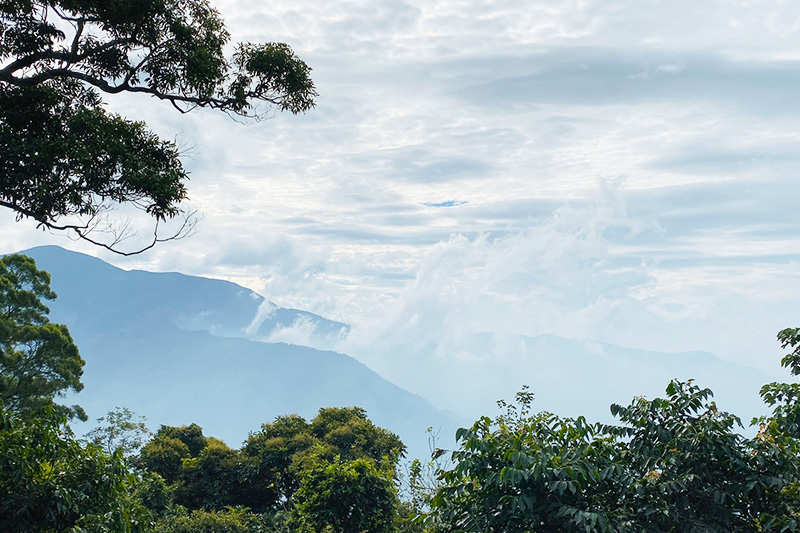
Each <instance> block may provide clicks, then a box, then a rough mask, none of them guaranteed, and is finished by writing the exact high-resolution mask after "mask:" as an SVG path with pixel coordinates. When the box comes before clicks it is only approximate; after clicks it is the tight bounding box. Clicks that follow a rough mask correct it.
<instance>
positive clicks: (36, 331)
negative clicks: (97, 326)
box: [0, 255, 86, 420]
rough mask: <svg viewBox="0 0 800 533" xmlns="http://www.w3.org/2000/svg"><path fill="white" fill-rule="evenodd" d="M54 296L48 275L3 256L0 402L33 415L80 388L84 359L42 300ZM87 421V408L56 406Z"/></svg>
mask: <svg viewBox="0 0 800 533" xmlns="http://www.w3.org/2000/svg"><path fill="white" fill-rule="evenodd" d="M55 297H56V294H55V292H53V291H52V290H51V289H50V275H49V274H47V272H44V271H42V270H39V269H37V268H36V263H35V262H34V260H33V259H31V258H30V257H27V256H23V255H7V256H4V257H0V401H2V403H3V404H5V407H6V408H7V409H8V410H9V411H11V412H12V413H17V414H22V415H26V416H29V415H31V414H33V413H35V412H37V411H39V410H41V409H42V408H43V407H46V406H55V404H54V403H53V400H54V398H55V397H56V396H60V395H63V394H64V392H65V391H73V392H79V391H80V390H81V389H82V388H83V384H82V383H81V381H80V378H81V375H82V374H83V365H84V361H83V359H81V356H80V353H79V352H78V348H77V346H75V343H74V342H73V341H72V337H71V336H70V334H69V331H68V330H67V327H66V326H63V325H60V324H52V323H50V321H49V319H48V318H47V314H48V313H49V312H50V310H49V309H48V308H47V306H46V305H45V304H44V303H43V300H52V299H54V298H55ZM55 408H56V410H57V411H59V412H61V413H63V414H65V415H68V416H70V417H72V416H77V417H78V418H81V419H82V420H86V414H85V413H84V411H83V409H81V408H80V407H79V406H77V405H73V406H72V407H66V406H61V405H59V406H55Z"/></svg>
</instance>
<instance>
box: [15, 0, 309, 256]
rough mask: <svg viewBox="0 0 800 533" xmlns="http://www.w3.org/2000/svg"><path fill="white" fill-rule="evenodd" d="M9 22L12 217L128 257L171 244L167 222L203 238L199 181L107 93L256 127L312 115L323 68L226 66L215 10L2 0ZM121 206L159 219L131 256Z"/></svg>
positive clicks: (269, 58) (182, 1)
mask: <svg viewBox="0 0 800 533" xmlns="http://www.w3.org/2000/svg"><path fill="white" fill-rule="evenodd" d="M0 24H2V28H1V31H0V64H2V65H3V66H2V68H0V206H4V207H7V208H9V209H12V210H13V211H14V212H16V214H17V218H18V219H21V218H31V219H33V220H35V221H36V222H37V224H38V226H40V227H43V228H47V229H51V230H62V231H72V232H74V233H75V234H76V235H77V236H78V237H80V238H83V239H86V240H87V241H90V242H93V243H94V244H98V245H100V246H104V247H106V248H108V249H110V250H112V251H115V252H118V253H123V254H125V255H129V254H131V253H139V252H141V251H143V250H145V249H147V248H150V247H151V246H153V245H154V244H155V243H156V242H159V241H161V240H165V238H164V237H162V236H159V234H158V225H159V224H160V223H163V222H165V221H166V220H167V219H171V218H174V217H176V216H178V215H184V216H187V218H186V219H184V222H183V225H182V226H180V228H179V229H178V230H177V232H176V233H175V234H173V235H170V236H168V237H166V238H167V239H169V238H177V237H180V236H183V235H185V234H186V233H187V231H190V230H191V228H192V225H193V221H192V218H191V216H190V215H191V213H186V212H185V210H184V208H182V207H181V206H180V203H181V201H182V200H184V199H185V198H186V197H187V192H186V187H185V181H186V179H187V174H186V172H185V170H184V169H183V167H182V165H181V162H180V158H179V152H178V149H177V147H176V145H175V144H174V143H172V142H165V141H162V140H160V139H159V138H158V137H157V136H156V135H154V134H153V133H151V132H149V131H148V130H147V129H146V128H145V125H144V124H143V123H141V122H132V121H129V120H127V119H124V118H122V117H120V116H118V115H114V114H112V113H108V112H107V111H105V110H104V109H103V108H102V100H101V97H100V94H101V93H106V94H119V93H141V94H144V95H150V96H153V97H156V98H159V99H161V100H165V101H167V102H169V103H171V104H172V105H173V106H174V107H175V108H176V109H177V110H178V111H180V112H181V113H185V112H188V111H190V110H192V109H194V108H197V107H205V108H212V109H217V110H220V111H223V112H225V113H229V114H233V115H237V116H241V117H246V118H252V119H256V120H257V119H260V118H264V117H265V116H268V115H269V113H270V112H271V111H272V110H275V109H277V110H280V111H289V112H291V113H295V114H296V113H300V112H304V111H307V110H308V109H310V108H311V107H313V106H314V97H315V96H316V92H315V89H314V85H313V82H312V81H311V78H310V76H309V74H310V70H311V69H310V68H309V67H308V66H307V65H306V64H305V63H304V62H303V61H301V60H300V59H299V58H297V57H296V56H295V54H294V53H293V51H292V50H291V48H290V47H289V46H287V45H286V44H282V43H267V44H253V43H240V44H238V45H236V46H235V47H234V53H233V56H232V57H231V58H230V59H228V58H226V57H225V55H224V53H223V50H224V49H225V48H226V46H227V44H228V41H229V37H230V36H229V34H228V32H227V30H226V29H225V25H224V21H223V20H222V19H221V17H220V15H219V13H218V12H217V11H216V10H215V9H213V8H212V7H211V6H210V5H209V3H208V2H207V0H118V1H115V2H108V1H106V0H0ZM121 204H126V205H132V206H134V207H137V208H139V209H141V210H142V211H144V212H145V213H146V214H147V215H150V216H151V217H152V218H153V219H154V222H155V229H154V234H153V238H152V240H151V241H150V244H149V245H147V246H145V247H144V248H142V249H138V250H133V251H129V252H125V251H123V250H121V249H119V246H118V245H119V243H120V242H121V240H123V239H125V238H126V237H128V236H130V232H129V229H128V228H127V226H125V225H124V224H122V225H120V224H114V223H112V222H109V221H108V220H107V219H106V218H105V217H107V215H108V213H109V211H110V210H112V209H114V208H116V207H118V206H120V205H121ZM104 223H106V224H108V225H107V226H106V227H104V226H103V224H104ZM93 230H94V231H108V232H109V235H108V237H107V239H104V240H100V239H96V238H94V237H93V236H92V235H94V234H93V233H92V231H93Z"/></svg>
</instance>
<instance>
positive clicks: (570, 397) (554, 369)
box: [363, 333, 791, 426]
mask: <svg viewBox="0 0 800 533" xmlns="http://www.w3.org/2000/svg"><path fill="white" fill-rule="evenodd" d="M434 350H436V347H425V348H423V349H421V350H419V351H418V352H410V351H407V350H406V351H403V353H393V352H392V351H390V350H387V351H385V352H383V353H381V354H380V357H375V358H373V359H366V358H365V359H363V360H364V361H365V362H367V364H369V365H370V367H371V368H374V369H375V370H377V371H378V372H379V373H380V374H381V375H384V376H389V377H390V378H391V379H392V381H393V382H394V383H397V384H398V385H400V386H401V387H404V388H405V389H407V390H410V391H412V392H416V393H417V394H421V395H423V396H424V397H425V398H427V399H428V400H430V401H431V402H433V403H434V404H435V405H437V406H440V407H441V408H444V409H452V410H454V411H456V412H458V413H459V414H461V415H462V416H465V417H468V418H470V419H474V418H475V417H477V416H480V415H481V414H492V413H493V412H494V411H493V409H492V406H493V404H494V401H495V400H497V399H500V398H504V399H506V400H511V399H513V397H514V394H515V392H516V391H519V390H520V389H521V388H522V387H523V386H524V385H527V386H529V387H530V390H531V391H532V392H533V393H534V395H535V400H534V404H533V408H534V410H536V411H541V410H546V411H551V412H554V413H557V414H559V415H562V416H573V417H574V416H578V415H583V416H586V418H587V419H589V420H595V421H603V422H609V423H610V422H613V418H612V416H611V413H610V409H609V406H610V405H611V404H612V403H618V404H622V405H627V404H629V403H630V402H631V400H632V399H633V398H634V397H635V396H645V397H647V398H654V397H664V395H665V389H666V386H667V384H668V383H669V381H670V380H672V379H680V380H684V381H685V380H689V379H692V380H694V381H695V383H696V384H697V385H699V386H700V387H704V388H705V387H707V388H710V389H711V390H712V391H713V392H714V400H715V401H716V403H717V405H718V407H719V408H720V409H722V410H726V411H728V412H732V413H734V414H736V415H738V416H740V417H741V418H742V420H743V422H744V424H745V426H747V425H748V424H749V422H750V420H751V419H752V417H754V416H757V415H760V414H765V413H766V412H767V409H766V407H765V405H764V403H763V402H762V401H761V399H760V397H759V394H758V392H759V390H760V388H761V386H762V385H763V384H765V383H768V382H771V381H775V380H781V379H784V380H785V379H791V378H790V377H789V376H788V375H787V376H785V377H780V376H778V377H776V376H772V375H768V374H766V373H764V372H761V371H759V370H756V369H754V368H749V367H745V366H740V365H737V364H735V363H732V362H730V361H726V360H723V359H721V358H719V357H717V356H716V355H714V354H711V353H708V352H702V351H692V352H682V353H666V352H658V351H650V350H643V349H634V348H624V347H620V346H615V345H613V344H607V343H602V342H597V341H593V340H587V339H566V338H563V337H557V336H554V335H540V336H536V337H527V336H523V335H514V334H493V333H482V334H476V335H473V336H470V337H468V338H466V339H465V340H464V341H463V342H462V343H461V344H459V345H457V346H453V347H451V348H450V349H449V350H441V349H440V350H439V352H440V353H441V352H444V355H440V356H438V357H429V356H427V355H426V353H425V352H426V351H429V353H434ZM448 354H452V355H448ZM420 365H424V368H425V372H416V371H415V369H416V368H420ZM465 384H468V385H465Z"/></svg>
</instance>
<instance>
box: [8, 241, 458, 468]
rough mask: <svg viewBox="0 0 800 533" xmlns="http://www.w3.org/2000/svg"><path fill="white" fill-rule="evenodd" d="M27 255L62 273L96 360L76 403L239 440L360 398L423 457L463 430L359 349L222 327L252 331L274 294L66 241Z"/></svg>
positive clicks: (68, 314) (56, 275) (79, 328)
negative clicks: (270, 339) (155, 269)
mask: <svg viewBox="0 0 800 533" xmlns="http://www.w3.org/2000/svg"><path fill="white" fill-rule="evenodd" d="M23 253H25V254H27V255H30V256H32V257H34V259H36V262H37V265H38V266H39V268H41V269H44V270H46V271H48V272H50V274H51V277H52V282H51V284H52V287H53V289H54V290H55V291H56V292H57V293H58V295H59V297H58V299H57V300H55V301H54V302H52V303H51V304H50V307H51V311H52V312H51V319H52V320H53V321H56V322H61V323H65V324H67V326H69V328H70V331H71V332H72V334H73V336H74V338H75V340H76V342H77V344H78V346H79V347H80V349H81V354H82V355H83V357H84V359H85V360H86V361H87V364H86V367H85V374H84V379H83V381H84V383H85V389H84V391H83V392H81V393H80V394H79V395H78V397H77V399H76V401H77V402H79V403H80V404H81V405H82V406H83V407H84V408H86V410H87V412H88V413H89V415H90V417H98V416H101V415H103V414H105V412H106V411H108V410H109V409H112V408H113V407H114V406H117V405H124V406H126V407H129V408H131V409H133V410H134V411H137V412H139V413H140V414H144V415H145V416H147V417H148V419H149V421H150V423H151V425H153V426H157V425H158V424H172V425H174V424H187V423H191V422H197V423H198V424H200V425H201V426H203V427H204V428H205V430H206V433H207V434H210V435H214V436H217V437H220V438H222V439H224V440H226V441H228V442H229V443H230V444H232V445H238V444H239V443H240V442H241V441H242V440H243V439H244V438H246V436H247V433H248V432H249V431H254V430H257V429H258V428H259V426H260V424H262V423H264V422H269V421H271V420H272V419H273V418H274V417H276V416H278V415H281V414H287V413H299V414H301V415H303V416H306V417H311V416H313V415H314V414H315V413H316V411H317V410H318V409H319V408H320V407H326V406H351V405H359V406H361V407H364V408H365V409H367V413H368V414H369V416H370V417H371V418H372V419H373V420H374V421H375V422H376V423H377V424H379V425H381V426H384V427H387V428H389V429H391V430H393V431H395V432H397V433H398V434H400V436H401V437H402V438H403V440H404V441H405V442H406V443H407V445H408V446H409V448H410V451H411V452H412V453H413V454H414V455H420V454H423V453H425V451H426V450H427V440H426V435H425V429H426V428H427V427H429V426H434V427H442V428H444V431H445V433H448V434H452V433H453V432H454V430H455V427H456V426H457V425H458V423H459V422H458V421H457V420H456V419H455V417H453V416H450V415H448V414H445V413H442V412H440V411H438V410H437V409H436V408H434V407H433V406H432V405H431V404H429V403H428V402H426V401H425V400H424V399H422V398H421V397H419V396H415V395H413V394H410V393H408V392H406V391H404V390H403V389H401V388H399V387H397V386H395V385H393V384H392V383H390V382H388V381H387V380H385V379H383V378H381V377H380V376H378V375H377V374H375V373H374V372H372V371H371V370H370V369H369V368H367V367H366V366H365V365H363V364H362V363H360V362H358V361H356V360H355V359H353V358H351V357H349V356H346V355H343V354H339V353H334V352H329V351H320V350H316V349H313V348H308V347H303V346H293V345H288V344H283V343H264V342H256V341H252V340H247V339H243V338H235V337H225V336H220V335H214V334H212V333H220V334H234V333H236V332H237V331H238V332H240V333H241V331H242V330H243V329H244V328H246V327H247V326H248V325H249V324H250V323H251V322H252V319H253V317H254V316H256V313H257V312H258V310H259V306H260V305H261V304H262V303H264V302H263V298H261V297H260V296H258V295H256V294H255V293H253V292H252V291H250V290H248V289H244V288H242V287H239V286H238V285H235V284H233V283H229V282H224V281H218V280H209V279H204V278H197V277H191V276H185V275H182V274H157V273H149V272H142V271H130V272H128V271H124V270H121V269H118V268H115V267H112V266H111V265H108V264H106V263H104V262H103V261H100V260H98V259H95V258H92V257H88V256H85V255H82V254H78V253H75V252H69V251H66V250H63V249H61V248H57V247H41V248H34V249H31V250H27V251H25V252H23ZM272 311H273V312H272V316H271V317H270V320H276V319H277V320H285V321H290V320H296V319H297V317H302V318H303V320H306V321H308V320H315V321H318V323H319V324H320V327H321V328H328V330H329V331H332V330H334V329H336V328H337V327H338V323H336V322H332V321H326V320H325V319H323V318H321V317H317V316H316V315H313V314H311V313H304V312H301V311H294V310H290V309H277V310H272ZM265 322H266V321H265ZM278 323H279V322H278ZM262 327H263V324H262Z"/></svg>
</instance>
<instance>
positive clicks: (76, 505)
mask: <svg viewBox="0 0 800 533" xmlns="http://www.w3.org/2000/svg"><path fill="white" fill-rule="evenodd" d="M65 422H66V419H65V418H63V417H61V416H59V415H56V414H54V413H52V409H51V412H50V413H49V414H45V415H44V416H43V418H39V419H36V420H23V419H20V418H17V417H15V416H14V415H12V414H11V413H9V412H8V411H6V410H3V409H0V487H2V491H0V524H2V526H3V527H2V529H3V531H4V532H7V533H17V532H19V533H28V532H31V531H37V532H42V533H49V532H60V531H66V530H69V529H70V528H76V527H80V528H82V529H85V530H87V531H98V532H99V531H109V532H112V531H113V532H115V533H116V532H119V533H125V532H128V531H135V530H138V529H139V528H140V527H146V526H147V524H148V523H149V517H150V516H149V513H148V512H147V511H146V510H145V509H144V508H143V507H141V506H139V505H137V504H136V502H135V501H134V499H133V498H131V497H130V493H131V488H132V486H133V485H134V483H135V479H134V478H133V476H132V475H131V474H130V473H129V472H128V470H127V467H126V465H125V462H124V459H123V457H122V454H121V453H119V452H118V453H115V454H112V455H106V454H105V453H103V451H102V450H101V449H100V448H99V447H98V446H96V445H94V444H89V445H84V444H82V443H80V442H79V441H77V440H76V439H75V438H74V437H73V435H72V433H71V432H70V431H69V430H68V429H67V428H66V427H65V425H64V424H65Z"/></svg>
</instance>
